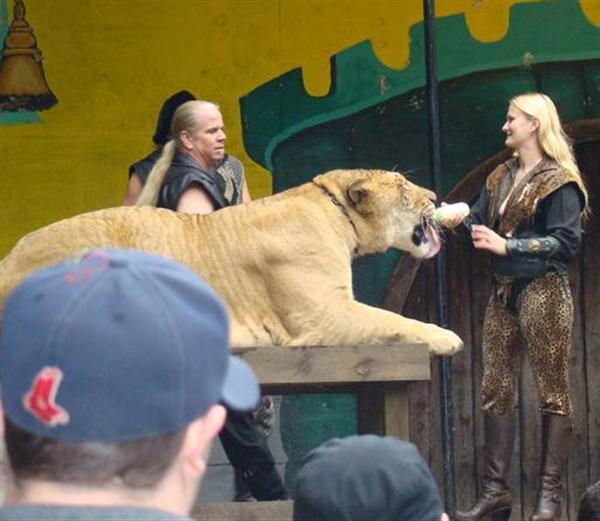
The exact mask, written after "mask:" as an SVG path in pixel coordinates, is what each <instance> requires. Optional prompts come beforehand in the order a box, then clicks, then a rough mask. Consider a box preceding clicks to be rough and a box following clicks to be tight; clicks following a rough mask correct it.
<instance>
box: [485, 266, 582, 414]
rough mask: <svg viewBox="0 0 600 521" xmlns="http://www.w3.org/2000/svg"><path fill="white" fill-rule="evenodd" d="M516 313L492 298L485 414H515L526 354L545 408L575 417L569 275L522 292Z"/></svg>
mask: <svg viewBox="0 0 600 521" xmlns="http://www.w3.org/2000/svg"><path fill="white" fill-rule="evenodd" d="M516 309H517V311H516V313H514V312H512V311H511V310H510V309H508V308H507V307H505V306H504V305H503V304H502V302H501V300H500V299H499V298H498V297H497V296H495V295H494V294H492V296H491V298H490V300H489V302H488V305H487V309H486V312H485V318H484V320H483V383H482V391H481V394H482V405H481V408H482V409H483V410H484V411H487V412H489V413H490V414H494V415H499V416H500V415H507V414H512V413H513V409H514V407H515V383H516V381H518V378H519V373H520V370H521V364H522V358H523V353H524V351H525V350H526V352H527V355H528V357H529V360H530V363H531V366H532V369H533V374H534V378H535V382H536V385H537V390H538V398H539V401H540V409H541V410H542V412H545V413H552V414H560V415H564V416H570V414H571V398H570V396H569V364H568V358H569V350H570V347H571V332H572V329H573V298H572V296H571V290H570V288H569V281H568V279H567V276H566V275H557V274H555V273H549V274H547V275H546V276H544V277H540V278H538V279H534V280H533V281H531V282H530V283H529V284H528V285H527V286H526V287H525V289H523V291H522V292H521V295H520V296H519V298H518V300H517V305H516Z"/></svg>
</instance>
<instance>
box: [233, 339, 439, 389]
mask: <svg viewBox="0 0 600 521" xmlns="http://www.w3.org/2000/svg"><path fill="white" fill-rule="evenodd" d="M234 352H235V353H236V354H238V355H239V356H240V358H242V359H244V360H245V361H246V362H247V363H249V364H250V366H251V367H252V369H253V370H254V372H255V373H256V375H257V377H258V380H259V382H260V383H261V384H262V385H267V386H268V385H277V386H279V387H280V388H281V387H285V386H287V385H296V386H298V385H301V386H313V385H315V384H317V385H326V384H342V383H357V382H382V381H385V382H394V381H407V380H427V379H429V352H428V348H427V346H426V345H425V344H386V345H358V346H341V347H340V346H325V347H319V346H311V347H304V346H303V347H257V348H242V349H236V350H235V351H234Z"/></svg>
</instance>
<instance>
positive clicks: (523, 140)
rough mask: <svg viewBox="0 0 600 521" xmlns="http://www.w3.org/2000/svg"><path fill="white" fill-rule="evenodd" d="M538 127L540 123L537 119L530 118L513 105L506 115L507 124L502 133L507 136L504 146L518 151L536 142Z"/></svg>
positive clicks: (509, 107)
mask: <svg viewBox="0 0 600 521" xmlns="http://www.w3.org/2000/svg"><path fill="white" fill-rule="evenodd" d="M538 127H539V123H538V121H537V120H536V119H533V118H531V119H530V118H528V117H527V115H526V114H525V113H524V112H523V111H522V110H520V109H518V108H517V107H515V106H514V105H513V104H512V103H511V104H510V105H509V106H508V112H507V113H506V122H505V123H504V125H502V132H504V133H505V134H506V140H505V141H504V144H505V145H506V146H507V147H509V148H512V149H513V150H517V149H519V148H521V147H523V146H524V145H526V144H527V143H529V142H531V141H536V140H537V129H538Z"/></svg>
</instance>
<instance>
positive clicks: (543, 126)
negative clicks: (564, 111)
mask: <svg viewBox="0 0 600 521" xmlns="http://www.w3.org/2000/svg"><path fill="white" fill-rule="evenodd" d="M510 104H511V105H514V106H515V107H517V108H518V109H519V110H520V111H521V112H523V113H524V114H525V116H526V117H527V118H528V119H535V120H537V122H538V123H539V127H538V131H537V138H538V142H539V144H540V146H541V147H542V150H543V151H544V153H545V154H546V155H547V156H548V157H550V158H552V159H554V161H556V162H557V163H558V164H559V165H560V166H561V167H562V168H563V169H564V170H565V171H566V172H568V173H570V174H572V175H574V176H577V177H578V178H579V179H580V181H581V183H580V184H579V187H580V188H581V190H582V191H583V195H584V196H585V200H586V210H587V200H588V192H587V189H586V187H585V183H584V181H583V178H582V177H581V173H580V172H579V167H578V166H577V162H576V161H575V156H574V155H573V148H572V146H571V140H570V138H569V137H568V136H567V134H566V133H565V131H564V130H563V128H562V125H561V123H560V117H559V116H558V111H557V110H556V106H555V105H554V102H553V101H552V100H551V99H550V97H549V96H546V95H545V94H542V93H541V92H528V93H526V94H520V95H519V96H515V97H514V98H512V99H511V100H510Z"/></svg>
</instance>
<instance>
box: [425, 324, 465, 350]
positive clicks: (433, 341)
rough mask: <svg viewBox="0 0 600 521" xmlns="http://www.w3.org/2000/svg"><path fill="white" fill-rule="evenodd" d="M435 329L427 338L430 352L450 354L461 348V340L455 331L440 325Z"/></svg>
mask: <svg viewBox="0 0 600 521" xmlns="http://www.w3.org/2000/svg"><path fill="white" fill-rule="evenodd" d="M436 329H437V331H436V332H435V333H434V334H433V335H432V336H431V337H430V338H429V339H428V340H427V342H428V343H429V352H430V353H431V354H433V355H443V356H450V355H453V354H455V353H458V351H460V350H461V349H462V348H463V346H464V344H463V341H462V340H461V338H460V337H459V336H458V335H457V334H456V333H454V332H453V331H450V330H449V329H444V328H441V327H436Z"/></svg>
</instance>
